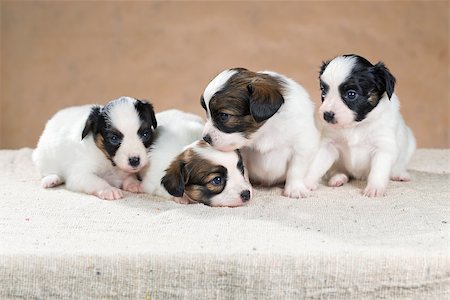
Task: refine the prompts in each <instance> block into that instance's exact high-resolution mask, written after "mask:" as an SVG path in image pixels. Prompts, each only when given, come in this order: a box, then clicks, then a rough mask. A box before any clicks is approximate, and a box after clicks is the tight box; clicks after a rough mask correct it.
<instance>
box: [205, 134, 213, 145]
mask: <svg viewBox="0 0 450 300" xmlns="http://www.w3.org/2000/svg"><path fill="white" fill-rule="evenodd" d="M203 140H204V141H205V142H207V143H208V144H210V145H212V139H211V136H210V135H209V134H206V135H204V136H203Z"/></svg>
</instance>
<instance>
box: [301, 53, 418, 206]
mask: <svg viewBox="0 0 450 300" xmlns="http://www.w3.org/2000/svg"><path fill="white" fill-rule="evenodd" d="M352 66H353V61H352V60H351V59H349V58H342V57H338V58H337V59H335V60H333V61H331V62H330V64H329V65H328V66H327V68H326V69H325V71H324V73H323V74H322V80H324V81H325V82H326V83H327V84H329V89H330V90H329V92H328V94H327V95H326V97H325V99H324V102H323V104H322V106H321V108H320V109H319V112H320V115H322V114H323V112H324V111H334V112H335V114H336V115H335V118H336V120H337V124H329V123H325V122H323V123H324V125H323V129H322V139H321V143H320V144H321V146H320V149H319V151H318V152H317V155H316V157H315V159H314V161H313V163H312V165H311V168H310V170H309V172H308V175H307V178H306V179H305V182H306V184H307V186H308V187H310V188H312V189H314V188H315V187H316V186H317V183H318V181H319V180H320V178H322V176H323V175H325V173H326V172H327V171H328V170H330V168H331V170H330V172H329V175H330V177H331V178H330V179H329V181H328V184H329V185H330V186H340V185H343V184H345V183H346V182H347V181H348V179H349V177H353V178H356V179H367V180H368V183H367V186H366V188H365V189H364V192H363V194H364V195H365V196H368V197H374V196H383V195H384V194H385V192H386V187H387V184H388V182H389V178H391V179H393V180H402V181H403V180H409V178H410V177H409V174H408V173H407V171H406V165H407V163H408V161H409V160H410V158H411V156H412V154H413V152H414V150H415V147H416V142H415V139H414V136H413V134H412V131H411V129H409V128H408V127H407V126H406V125H405V122H404V121H403V118H402V116H401V115H400V111H399V107H400V104H399V101H398V98H397V96H396V95H395V94H393V95H392V97H391V99H390V100H389V98H388V96H387V94H386V93H385V94H384V96H383V97H382V99H380V101H379V103H378V105H377V106H376V107H375V108H374V109H373V110H372V111H371V112H370V113H369V114H368V115H367V116H366V118H365V119H364V120H362V121H361V122H356V121H354V119H353V111H351V110H350V109H349V108H348V107H347V106H346V105H345V104H344V103H343V100H342V99H341V98H340V96H339V93H338V92H337V88H338V86H339V85H340V84H341V83H342V81H344V80H345V78H346V77H347V76H348V75H349V73H350V70H351V68H352ZM329 68H330V69H329ZM321 119H322V118H321ZM332 166H333V167H332Z"/></svg>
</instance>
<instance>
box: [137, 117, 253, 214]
mask: <svg viewBox="0 0 450 300" xmlns="http://www.w3.org/2000/svg"><path fill="white" fill-rule="evenodd" d="M156 119H157V122H158V128H157V129H156V131H155V142H154V144H153V145H152V149H151V150H150V152H149V153H148V159H149V165H148V167H147V168H146V169H145V170H144V172H142V186H143V190H144V192H146V193H149V194H153V195H159V196H163V197H168V198H173V199H174V200H175V201H176V202H178V203H183V204H188V203H203V204H206V205H209V206H240V205H243V204H245V203H247V202H248V201H249V200H250V198H251V193H252V187H251V185H250V182H249V180H248V175H247V173H246V171H245V167H244V163H243V161H242V157H241V155H240V152H239V151H231V152H221V151H218V150H215V149H214V148H213V147H211V146H210V145H208V144H207V143H206V142H204V141H203V140H200V139H201V137H202V131H203V126H204V123H203V121H202V119H201V118H200V117H198V116H195V115H193V114H190V113H184V112H181V111H179V110H168V111H164V112H161V113H158V114H156Z"/></svg>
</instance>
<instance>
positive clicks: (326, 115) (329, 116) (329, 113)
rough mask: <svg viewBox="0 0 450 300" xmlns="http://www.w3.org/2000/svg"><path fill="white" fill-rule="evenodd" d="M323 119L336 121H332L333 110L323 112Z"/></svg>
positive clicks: (329, 121)
mask: <svg viewBox="0 0 450 300" xmlns="http://www.w3.org/2000/svg"><path fill="white" fill-rule="evenodd" d="M323 119H324V120H325V121H327V122H328V123H336V121H334V112H332V111H326V112H324V113H323Z"/></svg>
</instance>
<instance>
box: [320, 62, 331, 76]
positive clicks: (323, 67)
mask: <svg viewBox="0 0 450 300" xmlns="http://www.w3.org/2000/svg"><path fill="white" fill-rule="evenodd" d="M329 63H330V61H329V60H327V61H323V62H322V65H320V70H319V77H320V76H322V74H323V72H325V69H326V68H327V66H328V64H329Z"/></svg>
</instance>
